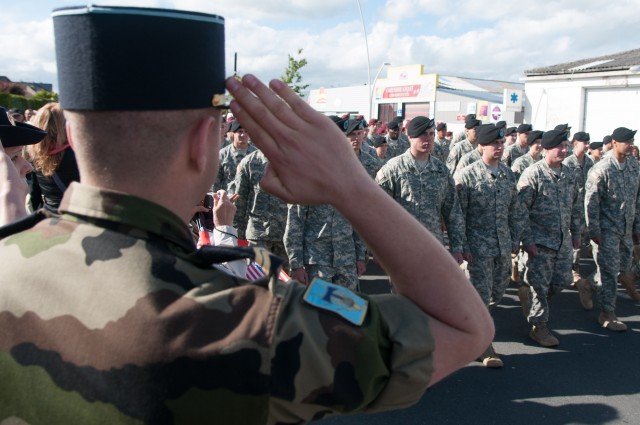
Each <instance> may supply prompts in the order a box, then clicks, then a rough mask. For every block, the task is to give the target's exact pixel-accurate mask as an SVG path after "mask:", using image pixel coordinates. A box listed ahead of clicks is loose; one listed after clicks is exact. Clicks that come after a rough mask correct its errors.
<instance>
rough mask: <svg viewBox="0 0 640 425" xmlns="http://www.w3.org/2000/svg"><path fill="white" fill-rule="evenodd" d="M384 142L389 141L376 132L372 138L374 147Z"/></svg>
mask: <svg viewBox="0 0 640 425" xmlns="http://www.w3.org/2000/svg"><path fill="white" fill-rule="evenodd" d="M384 143H387V138H386V137H384V136H381V135H379V134H376V135H375V136H373V137H372V138H371V144H372V145H373V147H374V148H377V147H379V146H381V145H383V144H384Z"/></svg>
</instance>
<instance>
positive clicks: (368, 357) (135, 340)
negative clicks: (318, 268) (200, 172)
mask: <svg viewBox="0 0 640 425" xmlns="http://www.w3.org/2000/svg"><path fill="white" fill-rule="evenodd" d="M61 210H62V213H63V216H62V217H61V218H60V219H58V218H53V219H45V220H44V221H41V222H39V223H37V224H35V225H34V223H29V222H27V224H28V225H32V226H33V227H32V228H30V229H29V230H26V231H23V232H21V233H17V234H14V235H12V236H8V237H6V238H5V239H3V240H1V241H0V251H1V253H0V256H1V257H2V260H3V265H2V274H3V279H2V285H0V329H2V332H1V333H0V422H3V423H21V424H22V423H32V424H37V423H46V424H72V423H84V424H123V423H126V424H134V423H136V424H137V423H147V424H173V423H175V424H194V423H203V422H205V421H206V422H211V423H217V424H225V425H226V424H243V425H244V424H276V423H281V424H282V423H302V422H306V421H310V420H312V419H318V418H320V417H322V416H324V415H325V414H331V413H336V412H355V411H378V410H384V409H391V408H398V407H401V406H406V405H409V404H411V403H414V402H416V401H417V400H419V399H420V397H421V396H422V394H423V392H424V390H425V388H426V386H427V384H428V382H429V379H430V376H431V373H432V356H431V354H432V352H433V349H434V345H433V337H432V336H431V333H430V327H429V321H428V317H427V316H426V315H425V314H424V313H423V312H422V311H421V310H420V309H418V307H417V306H415V305H414V304H413V303H411V302H410V301H408V300H407V299H406V298H404V297H401V296H397V295H390V294H388V295H382V296H367V295H361V297H363V298H367V299H369V300H370V302H369V307H368V312H367V314H366V317H365V320H364V322H363V324H362V325H361V326H357V325H354V324H352V323H351V322H349V321H347V320H345V319H343V318H342V317H340V316H338V315H336V313H334V312H331V311H327V310H325V309H321V308H319V307H315V306H312V305H310V304H308V303H307V302H306V301H303V295H304V293H305V290H306V289H307V287H305V286H303V285H300V284H299V283H297V282H294V281H291V282H289V283H288V284H285V283H284V282H280V281H278V280H277V279H275V278H272V279H269V278H263V279H260V280H257V281H255V282H253V283H249V282H247V281H244V280H240V279H236V278H233V277H232V276H230V275H228V274H226V273H224V272H223V271H221V270H219V269H217V268H215V267H212V266H211V263H212V262H220V261H227V260H232V259H237V258H244V257H250V256H254V255H255V254H258V253H259V252H258V250H257V249H256V250H255V251H254V250H252V249H247V248H245V249H238V248H219V247H218V248H217V247H205V248H202V249H200V250H198V251H195V245H194V244H193V242H192V239H191V237H190V235H189V231H188V230H187V227H186V225H185V224H184V223H183V222H182V221H181V220H180V219H179V218H178V217H176V216H175V215H173V213H171V212H169V211H168V210H166V209H164V208H162V207H161V206H159V205H156V204H152V203H150V202H148V201H146V200H143V199H140V198H136V197H131V196H127V195H124V194H121V193H116V192H109V191H104V190H98V189H95V188H92V187H89V186H82V185H80V184H75V183H74V184H72V185H71V186H70V187H69V189H68V190H67V192H66V193H65V195H64V199H63V202H62V205H61ZM5 230H6V229H5ZM247 252H250V254H251V255H248V254H247ZM262 253H264V252H262ZM269 259H270V256H269V255H267V256H263V257H262V259H261V261H262V260H264V261H262V264H264V265H265V267H266V269H267V270H270V272H269V273H270V274H271V275H273V276H275V274H277V270H276V268H277V264H274V263H272V264H271V267H269V264H268V260H269ZM272 259H273V260H275V257H273V258H272ZM274 273H275V274H274ZM341 290H342V291H345V293H346V292H347V291H346V290H345V289H341ZM332 295H334V293H332ZM329 299H330V301H331V302H332V303H338V301H337V299H336V297H334V296H332V297H329Z"/></svg>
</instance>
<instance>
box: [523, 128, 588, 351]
mask: <svg viewBox="0 0 640 425" xmlns="http://www.w3.org/2000/svg"><path fill="white" fill-rule="evenodd" d="M566 136H567V135H566V133H565V132H562V131H557V130H551V131H547V132H545V133H544V135H543V136H542V147H543V148H544V150H545V155H544V159H543V160H541V161H538V162H537V163H535V164H533V165H532V166H530V167H528V168H527V169H525V170H524V171H523V172H522V176H520V179H519V180H518V198H519V200H520V203H521V206H522V207H523V208H525V214H524V216H523V236H522V244H523V246H524V250H525V251H526V253H527V257H528V259H527V272H526V273H525V276H524V279H525V282H526V283H527V284H528V285H529V287H530V302H529V304H528V310H529V311H528V316H527V321H528V322H529V324H530V326H531V330H530V332H529V336H530V337H531V339H533V340H534V341H536V342H537V343H538V344H540V345H542V346H545V347H552V346H555V345H558V343H559V342H558V339H557V338H556V337H555V336H554V335H553V334H552V333H551V331H550V330H549V327H548V325H547V322H548V321H549V302H548V297H550V296H551V295H553V294H555V293H557V292H559V291H561V290H562V289H563V288H564V287H566V286H568V285H570V284H571V281H572V279H571V261H572V247H573V248H574V249H575V248H577V247H579V246H580V233H581V231H582V226H583V221H582V219H583V217H584V213H583V209H582V203H581V202H580V200H581V198H580V193H579V183H578V179H577V177H576V175H575V172H574V171H573V170H571V169H569V168H568V167H566V166H565V165H562V161H563V160H564V159H565V157H566V154H567V140H566Z"/></svg>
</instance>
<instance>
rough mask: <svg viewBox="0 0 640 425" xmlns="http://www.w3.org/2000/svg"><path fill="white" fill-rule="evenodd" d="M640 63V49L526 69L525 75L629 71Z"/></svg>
mask: <svg viewBox="0 0 640 425" xmlns="http://www.w3.org/2000/svg"><path fill="white" fill-rule="evenodd" d="M638 65H640V49H634V50H628V51H626V52H621V53H614V54H612V55H606V56H599V57H596V58H589V59H581V60H577V61H573V62H566V63H561V64H558V65H551V66H546V67H543V68H534V69H529V70H526V71H524V74H525V76H527V77H535V76H542V75H564V74H580V73H588V72H608V71H627V70H629V68H631V67H634V66H638Z"/></svg>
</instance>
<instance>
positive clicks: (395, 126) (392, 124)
mask: <svg viewBox="0 0 640 425" xmlns="http://www.w3.org/2000/svg"><path fill="white" fill-rule="evenodd" d="M387 128H388V129H389V130H399V129H400V124H398V121H389V122H388V123H387Z"/></svg>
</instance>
